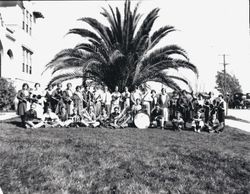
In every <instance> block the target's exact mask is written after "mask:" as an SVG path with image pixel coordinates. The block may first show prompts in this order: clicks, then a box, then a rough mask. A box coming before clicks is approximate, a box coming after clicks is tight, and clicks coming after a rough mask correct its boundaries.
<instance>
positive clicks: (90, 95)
mask: <svg viewBox="0 0 250 194" xmlns="http://www.w3.org/2000/svg"><path fill="white" fill-rule="evenodd" d="M86 100H87V108H89V106H91V105H92V106H93V104H94V93H93V92H92V91H91V88H90V87H89V86H88V87H87V88H86Z"/></svg>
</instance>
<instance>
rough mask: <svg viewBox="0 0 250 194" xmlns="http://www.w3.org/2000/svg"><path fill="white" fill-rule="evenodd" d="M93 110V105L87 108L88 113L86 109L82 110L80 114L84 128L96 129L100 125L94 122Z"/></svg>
mask: <svg viewBox="0 0 250 194" xmlns="http://www.w3.org/2000/svg"><path fill="white" fill-rule="evenodd" d="M94 111H95V109H94V106H93V105H90V106H89V112H88V111H87V109H86V108H84V109H83V110H82V112H81V115H80V116H81V118H82V119H81V123H82V124H84V125H85V126H86V127H88V126H91V127H97V126H99V125H100V122H98V121H97V120H96V115H95V112H94Z"/></svg>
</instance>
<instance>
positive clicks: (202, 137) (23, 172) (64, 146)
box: [0, 119, 250, 194]
mask: <svg viewBox="0 0 250 194" xmlns="http://www.w3.org/2000/svg"><path fill="white" fill-rule="evenodd" d="M16 123H17V122H16V120H15V119H14V120H10V121H6V122H2V123H0V187H1V188H2V190H3V192H4V194H5V193H237V194H238V193H249V191H250V184H249V183H250V134H249V133H246V132H241V131H240V130H237V129H234V128H229V127H226V129H225V131H224V132H223V133H221V134H209V133H205V132H204V133H201V134H197V133H194V132H191V131H182V132H174V131H170V130H164V131H162V130H160V129H146V130H139V129H133V128H130V129H118V130H113V129H100V128H97V129H92V128H65V129H64V128H53V129H44V128H43V129H38V130H31V129H22V128H20V127H18V126H16V125H15V124H16Z"/></svg>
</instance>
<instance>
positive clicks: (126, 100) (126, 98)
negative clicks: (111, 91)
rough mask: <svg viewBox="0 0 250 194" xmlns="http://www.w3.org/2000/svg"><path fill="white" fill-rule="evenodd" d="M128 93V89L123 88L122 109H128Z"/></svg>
mask: <svg viewBox="0 0 250 194" xmlns="http://www.w3.org/2000/svg"><path fill="white" fill-rule="evenodd" d="M130 96H131V94H130V92H129V91H128V87H127V86H126V87H125V88H124V92H123V93H122V102H123V107H122V108H123V109H124V108H129V107H130Z"/></svg>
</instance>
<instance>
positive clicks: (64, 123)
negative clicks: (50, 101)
mask: <svg viewBox="0 0 250 194" xmlns="http://www.w3.org/2000/svg"><path fill="white" fill-rule="evenodd" d="M59 119H60V121H61V122H60V125H61V127H69V125H70V124H71V123H73V119H70V118H69V116H68V113H67V111H66V108H65V106H62V107H61V110H60V114H59Z"/></svg>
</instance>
